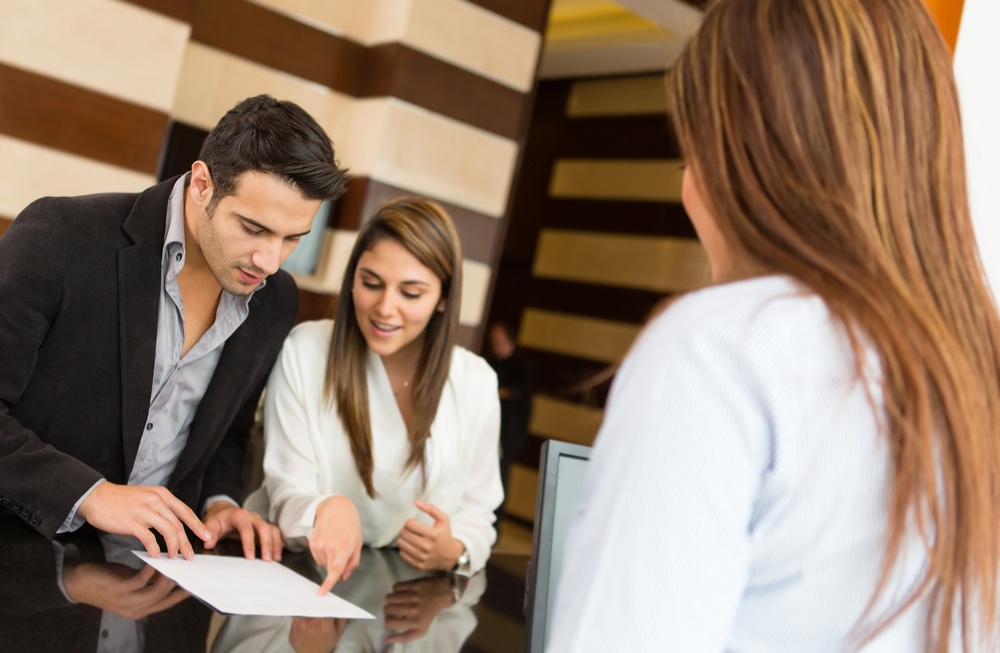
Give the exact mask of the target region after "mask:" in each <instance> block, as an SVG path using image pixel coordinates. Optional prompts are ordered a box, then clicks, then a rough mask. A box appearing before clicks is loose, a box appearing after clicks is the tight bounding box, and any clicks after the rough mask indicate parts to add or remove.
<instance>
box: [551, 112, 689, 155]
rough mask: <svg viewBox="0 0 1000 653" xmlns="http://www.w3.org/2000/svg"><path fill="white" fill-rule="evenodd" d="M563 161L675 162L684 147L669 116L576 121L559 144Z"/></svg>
mask: <svg viewBox="0 0 1000 653" xmlns="http://www.w3.org/2000/svg"><path fill="white" fill-rule="evenodd" d="M556 148H557V149H558V151H559V157H560V158H564V159H566V158H574V157H584V158H587V157H592V156H594V153H595V152H600V156H601V158H605V159H673V158H679V157H680V146H679V145H678V144H677V139H676V138H675V137H674V134H673V130H672V129H670V125H669V122H668V119H667V116H666V115H665V114H659V115H650V116H622V117H607V118H572V119H569V120H567V121H566V123H565V124H564V125H563V128H562V129H561V130H560V132H559V139H558V141H557V143H556Z"/></svg>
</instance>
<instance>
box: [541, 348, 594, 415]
mask: <svg viewBox="0 0 1000 653" xmlns="http://www.w3.org/2000/svg"><path fill="white" fill-rule="evenodd" d="M521 349H522V351H523V352H524V354H525V356H527V357H528V358H529V359H530V360H531V362H532V363H533V364H534V366H535V392H536V393H537V394H544V395H548V396H550V397H555V398H556V399H562V400H564V401H575V402H577V403H581V404H585V405H588V406H596V407H601V406H603V405H604V401H605V399H607V394H608V387H609V383H608V382H603V383H597V382H596V381H595V379H598V378H599V375H603V374H604V373H605V372H607V371H608V370H609V369H611V367H612V366H611V365H610V364H607V363H600V362H596V361H592V360H586V359H583V358H576V357H574V356H563V355H561V354H554V353H552V352H547V351H541V350H539V349H531V348H530V347H521ZM595 384H596V385H595Z"/></svg>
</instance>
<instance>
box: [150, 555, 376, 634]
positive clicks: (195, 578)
mask: <svg viewBox="0 0 1000 653" xmlns="http://www.w3.org/2000/svg"><path fill="white" fill-rule="evenodd" d="M132 553H134V554H135V555H137V556H138V557H139V558H140V559H142V561H143V562H145V563H146V564H148V565H150V566H152V567H153V568H154V569H156V570H157V571H158V572H160V573H161V574H163V575H164V576H166V577H167V578H169V579H171V580H172V581H174V582H175V583H177V584H178V585H180V586H181V587H183V588H184V589H186V590H187V591H188V592H190V593H191V594H193V595H194V596H196V597H198V598H199V599H201V600H202V601H204V602H205V603H207V604H208V605H210V606H211V607H213V608H215V609H216V610H217V611H218V612H222V613H225V614H248V615H270V616H278V617H341V618H345V619H374V618H375V617H374V616H372V615H370V614H368V613H367V612H365V611H364V610H362V609H361V608H359V607H357V606H356V605H354V604H352V603H349V602H348V601H345V600H344V599H342V598H340V597H338V596H334V595H333V594H326V595H325V596H316V590H318V589H319V585H317V584H316V583H314V582H312V581H311V580H309V579H308V578H304V577H303V576H300V575H299V574H297V573H295V572H294V571H292V570H291V569H289V568H288V567H285V566H283V565H282V564H281V563H279V562H264V561H263V560H247V559H246V558H238V557H235V556H219V555H195V557H194V560H185V559H184V558H182V557H180V556H178V557H176V558H174V559H173V560H170V559H169V558H166V557H161V558H152V557H150V555H149V554H148V553H146V552H145V551H133V552H132Z"/></svg>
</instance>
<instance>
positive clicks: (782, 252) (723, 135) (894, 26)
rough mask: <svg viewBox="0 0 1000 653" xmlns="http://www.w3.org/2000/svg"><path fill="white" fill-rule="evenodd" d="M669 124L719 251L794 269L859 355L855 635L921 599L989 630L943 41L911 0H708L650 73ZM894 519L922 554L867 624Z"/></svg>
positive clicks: (983, 322) (999, 549)
mask: <svg viewBox="0 0 1000 653" xmlns="http://www.w3.org/2000/svg"><path fill="white" fill-rule="evenodd" d="M668 95H669V97H670V100H671V104H672V119H673V121H674V126H675V129H676V131H677V133H678V137H679V140H680V143H681V147H682V149H683V150H684V152H685V154H686V155H687V156H688V158H689V162H690V163H691V164H692V165H693V166H694V168H693V170H694V171H695V172H696V173H697V174H696V176H695V178H696V179H697V183H698V184H699V190H700V191H701V195H702V196H703V197H704V198H705V199H706V202H707V203H708V205H709V206H710V210H711V213H712V216H713V217H714V218H715V220H716V223H717V224H718V226H719V229H720V231H721V232H722V233H723V234H724V237H725V239H726V242H727V246H728V247H729V248H730V249H731V250H732V251H733V252H736V255H737V256H739V257H740V258H741V259H742V260H744V261H746V262H747V264H748V265H749V266H750V267H751V268H753V269H759V270H767V271H770V272H774V273H781V274H787V275H790V276H791V277H794V278H796V279H798V280H800V281H802V282H804V283H805V284H806V285H808V286H809V287H810V288H811V289H812V290H813V291H815V292H816V293H817V294H819V295H820V296H821V297H823V299H824V300H825V301H826V303H827V304H828V306H829V307H830V310H831V311H832V313H833V315H834V316H835V317H836V318H837V319H838V320H839V321H840V322H841V323H842V324H843V325H844V327H845V329H846V330H847V333H848V335H849V337H850V338H851V341H852V343H853V345H854V349H855V355H856V356H857V357H858V361H857V363H858V365H857V367H858V373H859V374H862V373H863V368H862V366H861V361H860V353H861V344H860V343H862V342H865V343H870V344H871V345H872V346H874V348H875V349H876V350H877V351H878V353H879V356H880V359H881V365H882V391H883V400H882V402H883V406H881V407H879V410H880V413H882V411H884V413H882V414H880V415H879V419H880V420H881V421H882V422H883V423H884V424H885V436H886V437H887V438H888V441H889V445H890V452H891V471H892V484H891V490H890V496H889V498H888V502H889V504H888V513H887V514H888V530H887V536H886V549H885V558H884V561H883V568H882V574H881V577H880V579H879V581H878V584H877V587H876V590H875V595H874V596H873V597H872V600H871V603H869V605H868V607H867V609H866V611H865V616H864V617H863V618H862V623H859V624H858V638H859V639H860V640H861V641H866V640H868V639H870V638H871V637H873V636H874V635H876V634H877V633H878V632H880V631H881V630H882V629H883V628H884V627H885V626H886V625H888V623H889V622H891V621H892V619H895V618H896V617H898V616H899V614H900V613H901V612H902V610H904V609H905V608H906V607H907V606H908V605H911V604H912V603H913V602H914V601H916V600H918V599H919V598H921V597H924V596H929V597H930V603H929V605H930V606H931V618H930V619H929V622H928V624H927V639H926V641H927V644H926V650H927V651H945V650H947V647H948V637H949V633H951V631H952V628H953V627H954V626H955V624H954V623H953V615H955V614H957V615H960V618H961V622H962V624H961V625H962V626H963V627H964V628H963V636H964V638H965V640H964V641H965V647H966V649H968V648H969V646H970V645H971V644H972V643H971V642H970V631H972V630H973V628H972V624H978V625H979V627H980V628H982V630H979V632H983V631H984V630H985V629H988V628H989V627H992V626H993V625H995V624H996V617H995V616H994V613H995V610H996V608H997V595H996V583H997V573H998V556H1000V536H998V532H997V531H998V529H1000V323H998V318H997V314H996V309H995V306H994V304H993V301H992V298H991V296H990V293H989V291H988V289H987V287H986V283H985V281H984V277H983V272H982V269H981V266H980V263H979V258H978V252H977V249H976V246H975V242H974V237H973V230H972V223H971V220H970V217H969V207H968V199H967V194H966V180H965V161H964V155H963V148H962V133H961V125H960V119H959V110H958V102H957V97H956V91H955V87H954V81H953V77H952V70H951V60H950V56H949V54H948V51H947V48H946V46H945V44H944V42H943V40H942V39H941V37H940V35H939V34H938V32H937V30H936V28H935V25H934V23H933V21H932V19H931V17H930V16H929V15H928V13H927V11H926V10H925V8H924V7H923V5H922V4H921V2H920V0H722V1H721V2H718V3H717V4H715V5H714V6H713V7H711V8H710V9H709V11H707V12H706V15H705V19H704V23H703V25H702V27H701V29H700V30H699V32H698V33H697V34H696V35H695V36H694V37H693V39H692V40H691V42H690V43H689V44H688V46H687V47H686V49H685V51H684V53H683V54H682V56H681V57H680V59H679V61H678V62H677V63H676V65H675V67H674V69H673V70H672V72H671V74H670V75H668ZM913 525H915V527H916V528H917V529H918V530H919V534H920V536H921V538H922V540H923V542H924V544H925V546H926V549H927V555H928V566H927V569H926V574H925V576H924V577H923V578H922V579H921V583H920V584H919V587H918V588H917V589H916V590H915V591H914V592H913V594H912V595H911V596H909V597H908V599H909V600H908V601H907V602H906V603H905V604H904V605H902V606H900V607H899V609H898V610H896V611H895V612H894V613H892V614H889V615H882V616H879V617H878V618H876V616H875V615H874V614H873V612H874V606H875V605H876V603H875V601H876V599H877V598H879V597H880V596H881V595H882V594H883V593H884V592H885V591H886V589H887V585H888V579H889V574H890V571H891V570H892V569H893V567H894V566H895V565H896V563H897V562H898V561H899V559H900V552H901V546H902V543H903V541H904V536H905V535H906V533H907V532H908V529H909V528H912V527H913Z"/></svg>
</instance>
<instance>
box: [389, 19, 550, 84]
mask: <svg viewBox="0 0 1000 653" xmlns="http://www.w3.org/2000/svg"><path fill="white" fill-rule="evenodd" d="M403 40H404V42H405V43H406V44H407V45H410V46H412V47H414V48H416V49H418V50H422V51H424V52H426V53H427V54H429V55H431V56H434V57H437V58H438V59H443V60H444V61H447V62H448V63H451V64H454V65H455V66H459V67H461V68H465V69H466V70H469V71H471V72H474V73H476V74H478V75H480V76H482V77H487V78H489V79H492V80H493V81H496V82H498V83H500V84H504V85H505V86H509V87H510V88H513V89H516V90H518V91H521V92H522V93H528V92H529V91H530V90H531V85H532V83H533V81H534V78H535V63H536V61H537V60H538V53H539V49H540V48H541V44H542V36H541V34H539V33H538V32H535V31H534V30H531V29H529V28H527V27H525V26H524V25H519V24H517V23H515V22H514V21H512V20H508V19H507V18H504V17H502V16H499V15H497V14H494V13H492V12H489V11H487V10H486V9H483V8H482V7H480V6H478V5H475V4H473V3H471V2H467V1H466V0H413V8H412V12H411V14H410V22H409V25H408V26H407V30H406V36H405V38H404V39H403Z"/></svg>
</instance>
